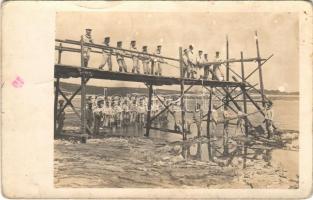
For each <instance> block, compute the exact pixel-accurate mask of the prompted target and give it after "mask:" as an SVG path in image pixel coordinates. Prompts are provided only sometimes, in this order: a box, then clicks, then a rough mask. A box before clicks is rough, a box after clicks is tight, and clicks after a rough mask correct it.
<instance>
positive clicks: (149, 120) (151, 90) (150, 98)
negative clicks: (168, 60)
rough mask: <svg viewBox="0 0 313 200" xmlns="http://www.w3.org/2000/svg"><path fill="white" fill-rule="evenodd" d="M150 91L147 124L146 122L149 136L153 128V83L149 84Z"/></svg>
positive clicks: (147, 135)
mask: <svg viewBox="0 0 313 200" xmlns="http://www.w3.org/2000/svg"><path fill="white" fill-rule="evenodd" d="M148 90H149V91H148V92H149V99H148V112H147V124H146V134H145V136H146V137H149V132H150V128H151V104H152V93H153V87H152V84H150V85H149V86H148Z"/></svg>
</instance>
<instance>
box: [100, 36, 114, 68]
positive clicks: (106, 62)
mask: <svg viewBox="0 0 313 200" xmlns="http://www.w3.org/2000/svg"><path fill="white" fill-rule="evenodd" d="M103 43H104V46H106V47H109V46H110V37H105V38H104V42H103ZM111 54H112V52H111V50H109V49H105V48H104V49H102V61H101V64H100V66H99V69H103V68H104V67H105V66H108V70H109V71H112V60H111Z"/></svg>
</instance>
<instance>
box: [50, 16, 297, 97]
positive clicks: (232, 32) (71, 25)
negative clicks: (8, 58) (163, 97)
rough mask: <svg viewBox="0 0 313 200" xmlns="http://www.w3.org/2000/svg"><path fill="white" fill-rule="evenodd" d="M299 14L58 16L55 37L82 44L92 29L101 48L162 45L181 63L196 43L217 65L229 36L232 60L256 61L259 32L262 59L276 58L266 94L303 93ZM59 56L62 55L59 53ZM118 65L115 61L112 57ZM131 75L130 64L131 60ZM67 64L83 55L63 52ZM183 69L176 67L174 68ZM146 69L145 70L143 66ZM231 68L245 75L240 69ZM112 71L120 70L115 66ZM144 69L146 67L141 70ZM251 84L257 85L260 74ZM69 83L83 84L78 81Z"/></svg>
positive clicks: (96, 59)
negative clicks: (119, 44) (108, 43)
mask: <svg viewBox="0 0 313 200" xmlns="http://www.w3.org/2000/svg"><path fill="white" fill-rule="evenodd" d="M298 27H299V25H298V15H297V13H286V12H284V13H282V12H279V13H276V12H271V13H256V12H242V13H230V12H227V13H226V12H225V13H223V12H213V13H212V12H188V13H187V12H58V13H57V15H56V38H57V39H72V40H79V39H80V36H81V35H82V34H84V32H85V28H91V29H92V37H93V39H94V43H97V44H101V43H102V42H103V38H104V37H107V36H110V37H111V45H112V46H116V42H117V41H123V47H124V48H129V43H130V41H131V40H136V41H137V48H138V49H141V48H142V46H143V45H147V46H148V52H153V51H155V48H156V45H158V44H160V45H162V48H163V49H162V55H164V56H167V57H173V58H178V56H179V51H178V49H179V47H183V48H186V47H188V45H189V44H193V46H194V47H195V51H196V52H197V51H198V50H203V51H204V52H205V53H208V57H209V60H213V58H214V55H215V52H216V51H220V54H221V57H222V58H225V52H226V35H228V38H229V51H230V58H240V51H243V55H244V57H245V58H248V57H256V45H255V36H254V32H255V31H256V30H257V32H258V39H259V46H260V54H261V57H263V58H267V57H269V56H270V55H271V54H274V56H273V57H272V58H271V59H270V60H269V61H268V62H267V63H266V64H265V65H263V81H264V87H265V88H266V89H274V90H277V89H279V90H281V91H289V92H291V91H298V87H299V83H298V82H299V70H298V69H299V66H298V58H299V56H298ZM56 53H57V52H56ZM112 60H114V61H115V58H112ZM100 62H101V55H100V54H91V59H90V64H89V66H90V67H98V65H99V64H100ZM126 62H127V65H128V70H130V69H131V68H132V64H131V60H126ZM62 64H69V65H77V66H78V65H79V64H80V55H79V54H77V53H69V52H65V53H62ZM171 64H174V65H175V66H178V64H177V63H175V62H174V63H171ZM256 66H257V65H256V63H246V64H245V73H246V74H249V72H251V71H253V70H254V69H255V68H256ZM141 67H142V66H141ZM231 68H232V69H233V70H234V71H236V72H240V64H232V65H231ZM113 70H117V65H116V63H115V62H113ZM141 70H142V68H141ZM163 74H166V75H169V76H178V74H179V70H178V68H177V67H173V66H171V65H164V66H163ZM249 81H250V82H251V83H252V84H254V83H257V82H258V73H256V74H255V75H253V76H251V78H250V79H249ZM66 82H71V83H79V82H80V80H79V79H76V80H75V79H69V80H66ZM88 84H89V85H96V86H103V87H144V85H143V84H142V83H129V82H117V81H107V80H91V81H89V83H88Z"/></svg>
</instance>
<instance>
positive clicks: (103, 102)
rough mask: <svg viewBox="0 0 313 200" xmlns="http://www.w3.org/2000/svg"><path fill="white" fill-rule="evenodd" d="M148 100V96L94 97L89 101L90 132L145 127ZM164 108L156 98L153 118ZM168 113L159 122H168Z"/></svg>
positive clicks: (97, 132) (88, 124)
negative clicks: (136, 126)
mask: <svg viewBox="0 0 313 200" xmlns="http://www.w3.org/2000/svg"><path fill="white" fill-rule="evenodd" d="M147 103H148V98H147V97H146V96H143V97H138V96H130V95H127V96H125V97H121V96H114V97H112V96H106V97H102V96H98V97H95V98H93V97H92V96H90V97H88V99H87V110H86V120H87V126H88V127H89V130H92V128H93V131H92V133H93V134H95V135H97V134H99V130H100V128H115V127H119V128H120V127H127V126H128V125H134V124H137V125H140V126H144V125H145V124H146V119H147V116H146V115H147V110H148V105H147ZM163 108H164V106H163V105H162V104H160V103H159V101H157V100H156V99H155V98H154V99H153V100H152V107H151V116H152V117H153V116H155V115H156V114H157V113H158V112H159V111H160V110H161V109H163ZM167 115H168V113H166V112H164V113H163V114H162V115H161V116H160V117H159V118H158V119H159V120H158V122H162V123H163V122H166V121H168V120H167Z"/></svg>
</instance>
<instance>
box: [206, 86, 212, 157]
mask: <svg viewBox="0 0 313 200" xmlns="http://www.w3.org/2000/svg"><path fill="white" fill-rule="evenodd" d="M211 107H212V88H211V90H210V97H209V109H208V114H207V115H208V117H207V122H206V123H207V138H208V154H209V160H212V148H211V132H210V120H211Z"/></svg>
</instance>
